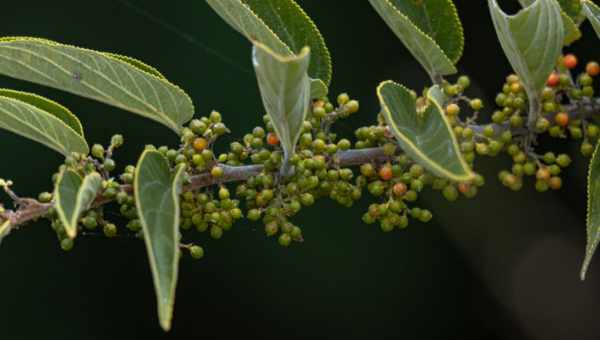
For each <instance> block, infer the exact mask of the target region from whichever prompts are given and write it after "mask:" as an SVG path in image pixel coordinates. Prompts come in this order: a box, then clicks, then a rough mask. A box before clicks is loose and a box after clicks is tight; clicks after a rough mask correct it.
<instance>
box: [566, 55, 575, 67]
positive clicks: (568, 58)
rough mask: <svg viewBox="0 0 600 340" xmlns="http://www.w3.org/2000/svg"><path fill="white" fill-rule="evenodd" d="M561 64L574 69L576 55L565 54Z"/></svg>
mask: <svg viewBox="0 0 600 340" xmlns="http://www.w3.org/2000/svg"><path fill="white" fill-rule="evenodd" d="M563 66H564V67H566V68H568V69H574V68H575V67H576V66H577V57H576V56H575V55H574V54H567V55H566V56H565V57H564V58H563Z"/></svg>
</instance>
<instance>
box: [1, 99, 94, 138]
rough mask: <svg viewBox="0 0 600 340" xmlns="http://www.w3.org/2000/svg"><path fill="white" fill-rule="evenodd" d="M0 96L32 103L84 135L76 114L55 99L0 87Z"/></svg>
mask: <svg viewBox="0 0 600 340" xmlns="http://www.w3.org/2000/svg"><path fill="white" fill-rule="evenodd" d="M0 96H3V97H9V98H14V99H17V100H20V101H22V102H25V103H27V104H30V105H33V106H35V107H37V108H38V109H40V110H42V111H46V112H48V113H50V114H52V115H54V116H56V118H58V119H60V120H62V121H63V122H64V123H65V124H67V126H69V127H70V128H71V129H73V130H75V132H77V133H78V134H79V135H80V136H81V137H85V136H84V134H83V127H82V126H81V122H80V121H79V118H77V116H75V115H74V114H73V113H72V112H71V111H70V110H69V109H67V108H66V107H64V106H62V105H60V104H59V103H57V102H55V101H52V100H50V99H48V98H44V97H42V96H38V95H37V94H33V93H29V92H21V91H15V90H10V89H0Z"/></svg>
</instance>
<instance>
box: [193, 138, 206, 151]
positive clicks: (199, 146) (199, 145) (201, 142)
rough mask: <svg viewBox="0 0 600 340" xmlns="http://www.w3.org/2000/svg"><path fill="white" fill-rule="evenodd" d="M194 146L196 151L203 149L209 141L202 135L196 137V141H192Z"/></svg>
mask: <svg viewBox="0 0 600 340" xmlns="http://www.w3.org/2000/svg"><path fill="white" fill-rule="evenodd" d="M192 146H193V147H194V149H195V150H196V151H202V150H204V149H206V147H207V146H208V141H207V140H206V139H204V138H202V137H198V138H196V139H194V143H192Z"/></svg>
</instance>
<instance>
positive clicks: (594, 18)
mask: <svg viewBox="0 0 600 340" xmlns="http://www.w3.org/2000/svg"><path fill="white" fill-rule="evenodd" d="M582 4H583V13H584V14H585V16H586V17H587V18H588V20H589V21H590V22H591V23H592V26H593V27H594V31H596V34H597V35H598V37H599V38H600V7H598V5H596V4H595V3H593V2H591V1H589V0H583V1H582Z"/></svg>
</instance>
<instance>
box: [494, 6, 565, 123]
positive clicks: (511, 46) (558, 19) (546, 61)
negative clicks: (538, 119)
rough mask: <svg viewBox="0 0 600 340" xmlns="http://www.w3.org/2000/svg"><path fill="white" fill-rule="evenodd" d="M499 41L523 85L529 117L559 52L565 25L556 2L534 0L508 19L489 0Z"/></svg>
mask: <svg viewBox="0 0 600 340" xmlns="http://www.w3.org/2000/svg"><path fill="white" fill-rule="evenodd" d="M488 4H489V8H490V13H491V15H492V20H493V22H494V27H495V28H496V33H497V35H498V40H499V41H500V44H501V45H502V48H503V50H504V53H505V54H506V57H507V58H508V61H509V62H510V64H511V65H512V67H513V69H514V70H515V72H516V73H517V74H518V75H519V78H520V79H521V82H522V83H523V85H524V87H525V90H526V92H527V96H528V98H529V104H530V117H535V116H536V115H537V114H538V111H539V95H540V92H541V91H542V89H543V88H544V86H545V84H546V80H547V79H548V75H549V74H550V73H551V72H552V70H553V69H554V66H555V65H556V60H557V59H558V56H559V55H560V53H561V51H562V43H563V41H564V34H565V32H564V26H563V19H562V16H561V9H560V6H559V5H558V3H557V2H556V1H555V0H536V2H534V3H533V4H531V5H529V6H527V7H526V8H524V9H522V10H521V11H519V12H518V13H517V14H515V15H512V16H509V15H507V14H506V13H504V12H503V11H502V9H501V8H500V6H498V3H497V2H496V0H488Z"/></svg>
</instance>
